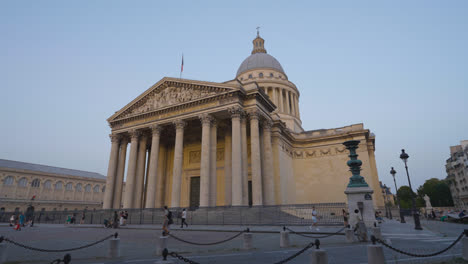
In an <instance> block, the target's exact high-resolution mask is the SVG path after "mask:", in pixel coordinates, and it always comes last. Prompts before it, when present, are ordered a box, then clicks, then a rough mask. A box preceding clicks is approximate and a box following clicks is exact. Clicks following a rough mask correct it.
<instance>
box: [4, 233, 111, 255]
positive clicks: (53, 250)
mask: <svg viewBox="0 0 468 264" xmlns="http://www.w3.org/2000/svg"><path fill="white" fill-rule="evenodd" d="M112 237H117V233H115V234H113V235H110V236H106V237H105V238H103V239H101V240H98V241H96V242H93V243H91V244H88V245H84V246H81V247H76V248H68V249H43V248H35V247H31V246H27V245H23V244H21V243H18V242H15V241H13V240H10V239H8V238H6V237H3V236H2V237H0V241H2V240H4V241H6V242H8V243H11V244H13V245H15V246H18V247H22V248H25V249H29V250H34V251H40V252H68V251H74V250H79V249H83V248H88V247H91V246H94V245H96V244H99V243H101V242H103V241H105V240H107V239H109V238H112Z"/></svg>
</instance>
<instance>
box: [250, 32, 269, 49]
mask: <svg viewBox="0 0 468 264" xmlns="http://www.w3.org/2000/svg"><path fill="white" fill-rule="evenodd" d="M259 29H260V27H257V37H256V38H255V39H254V40H253V41H252V43H253V50H252V54H255V53H267V51H266V49H265V47H264V46H263V44H264V43H265V40H264V39H262V38H261V37H260V31H259Z"/></svg>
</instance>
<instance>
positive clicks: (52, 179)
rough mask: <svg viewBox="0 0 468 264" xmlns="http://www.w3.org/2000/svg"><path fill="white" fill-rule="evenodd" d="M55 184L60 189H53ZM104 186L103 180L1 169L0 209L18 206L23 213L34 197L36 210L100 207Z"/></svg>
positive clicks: (13, 208)
mask: <svg viewBox="0 0 468 264" xmlns="http://www.w3.org/2000/svg"><path fill="white" fill-rule="evenodd" d="M11 179H13V180H11ZM33 181H34V183H36V182H37V181H39V186H38V187H37V186H33ZM57 184H58V185H59V186H60V185H61V189H57V188H56V186H57ZM80 185H81V191H80V190H79V189H80ZM49 186H50V187H49ZM86 186H89V187H86ZM104 186H105V180H104V179H94V178H84V177H76V176H68V175H55V174H46V173H41V172H37V171H24V170H15V169H9V168H0V208H5V210H6V211H14V210H15V208H17V207H19V208H20V210H25V209H26V207H27V206H28V205H29V204H30V202H31V198H32V197H33V196H35V199H34V201H33V205H34V206H35V207H36V209H42V208H46V210H53V209H54V208H56V209H57V210H63V209H64V208H67V209H69V210H72V209H75V208H78V209H80V208H81V209H84V208H85V207H88V208H99V207H101V203H102V199H103V194H104V192H103V188H104ZM70 187H71V189H70Z"/></svg>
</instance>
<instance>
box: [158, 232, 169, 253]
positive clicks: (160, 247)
mask: <svg viewBox="0 0 468 264" xmlns="http://www.w3.org/2000/svg"><path fill="white" fill-rule="evenodd" d="M168 238H169V236H161V237H159V243H157V244H156V255H157V256H162V254H163V250H164V249H165V248H166V247H167V239H168Z"/></svg>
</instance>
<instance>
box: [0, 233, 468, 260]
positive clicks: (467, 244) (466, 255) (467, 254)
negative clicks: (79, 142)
mask: <svg viewBox="0 0 468 264" xmlns="http://www.w3.org/2000/svg"><path fill="white" fill-rule="evenodd" d="M0 245H1V244H0ZM0 250H1V249H0ZM0 256H2V253H1V251H0ZM462 257H463V259H464V260H468V237H466V236H465V237H463V238H462Z"/></svg>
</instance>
